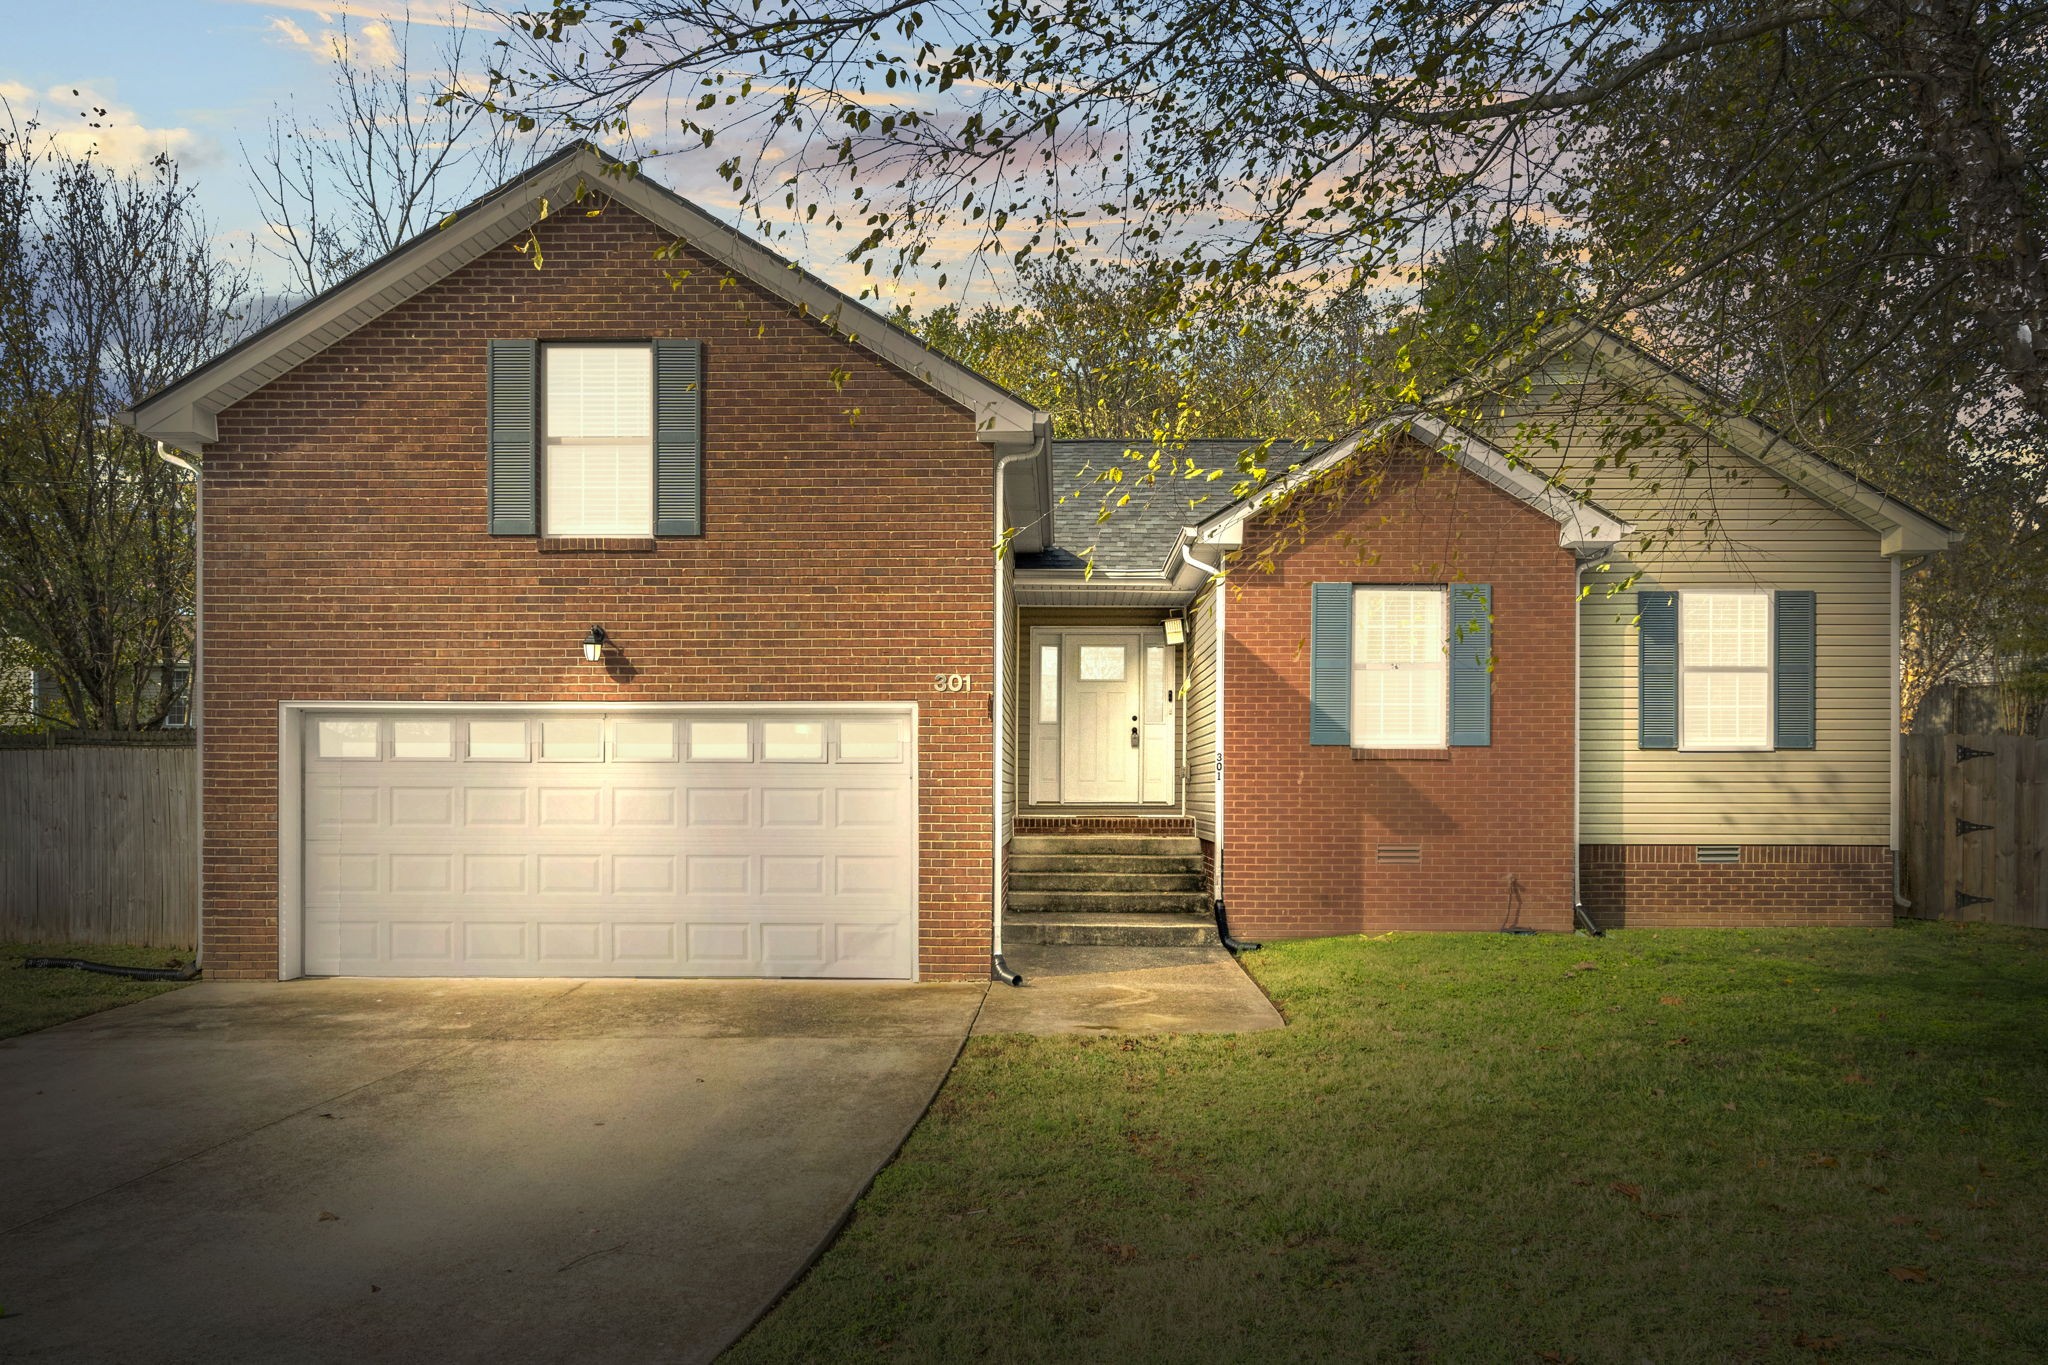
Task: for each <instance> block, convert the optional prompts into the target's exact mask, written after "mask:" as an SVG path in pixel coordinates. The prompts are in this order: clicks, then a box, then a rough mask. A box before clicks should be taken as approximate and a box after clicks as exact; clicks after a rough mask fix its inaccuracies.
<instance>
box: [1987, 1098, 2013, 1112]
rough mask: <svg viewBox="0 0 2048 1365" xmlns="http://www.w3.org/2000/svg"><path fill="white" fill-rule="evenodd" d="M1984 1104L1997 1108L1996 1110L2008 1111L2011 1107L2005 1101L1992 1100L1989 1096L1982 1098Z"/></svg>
mask: <svg viewBox="0 0 2048 1365" xmlns="http://www.w3.org/2000/svg"><path fill="white" fill-rule="evenodd" d="M1984 1103H1986V1104H1989V1105H1993V1106H1995V1107H1997V1108H1999V1109H2010V1108H2012V1105H2011V1104H2010V1103H2008V1102H2007V1101H2005V1100H2000V1099H1993V1098H1992V1097H1991V1096H1989V1095H1986V1096H1985V1097H1984Z"/></svg>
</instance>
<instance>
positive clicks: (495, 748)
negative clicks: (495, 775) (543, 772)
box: [469, 720, 526, 763]
mask: <svg viewBox="0 0 2048 1365" xmlns="http://www.w3.org/2000/svg"><path fill="white" fill-rule="evenodd" d="M469 756H470V757H471V758H486V759H510V760H512V761H513V762H517V763H524V762H525V761H526V722H525V721H523V720H473V721H471V722H470V723H469Z"/></svg>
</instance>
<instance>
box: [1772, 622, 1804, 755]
mask: <svg viewBox="0 0 2048 1365" xmlns="http://www.w3.org/2000/svg"><path fill="white" fill-rule="evenodd" d="M1771 616H1772V620H1771V717H1772V720H1771V725H1772V730H1773V734H1772V740H1771V742H1772V743H1773V744H1774V745H1775V746H1776V747H1778V748H1780V749H1811V748H1813V747H1814V705H1813V674H1814V667H1813V654H1814V600H1813V594H1812V593H1810V592H1780V593H1778V594H1776V595H1775V597H1774V598H1773V599H1772V602H1771Z"/></svg>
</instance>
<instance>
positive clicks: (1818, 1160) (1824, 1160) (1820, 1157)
mask: <svg viewBox="0 0 2048 1365" xmlns="http://www.w3.org/2000/svg"><path fill="white" fill-rule="evenodd" d="M1806 1164H1807V1165H1809V1166H1818V1167H1821V1168H1824V1169H1826V1170H1830V1171H1832V1170H1834V1169H1835V1168H1836V1167H1838V1166H1840V1165H1841V1164H1842V1163H1841V1161H1840V1160H1839V1159H1837V1158H1835V1157H1831V1156H1828V1155H1826V1154H1825V1153H1822V1152H1808V1153H1807V1154H1806Z"/></svg>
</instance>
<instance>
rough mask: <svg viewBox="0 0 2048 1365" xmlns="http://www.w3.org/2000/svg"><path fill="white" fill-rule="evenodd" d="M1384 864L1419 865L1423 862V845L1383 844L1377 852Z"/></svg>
mask: <svg viewBox="0 0 2048 1365" xmlns="http://www.w3.org/2000/svg"><path fill="white" fill-rule="evenodd" d="M1376 851H1377V854H1378V857H1379V861H1381V862H1383V863H1419V862H1421V861H1422V845H1421V844H1381V845H1379V847H1378V849H1377V850H1376Z"/></svg>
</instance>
